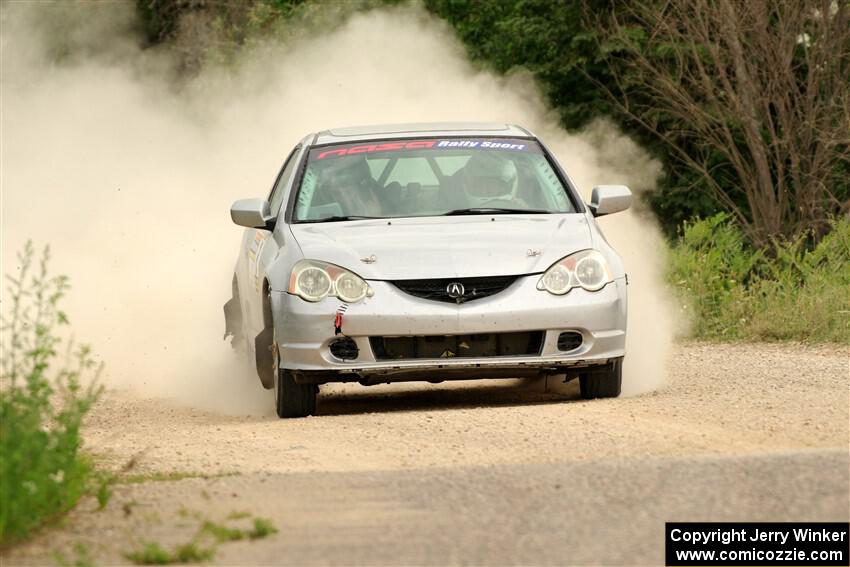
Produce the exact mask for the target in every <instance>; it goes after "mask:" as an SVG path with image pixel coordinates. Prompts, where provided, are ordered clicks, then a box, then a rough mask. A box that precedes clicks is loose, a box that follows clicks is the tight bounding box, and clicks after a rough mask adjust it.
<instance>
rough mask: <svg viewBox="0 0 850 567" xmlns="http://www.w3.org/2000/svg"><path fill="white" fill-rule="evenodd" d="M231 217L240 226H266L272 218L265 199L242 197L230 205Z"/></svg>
mask: <svg viewBox="0 0 850 567" xmlns="http://www.w3.org/2000/svg"><path fill="white" fill-rule="evenodd" d="M230 219H231V220H232V221H233V222H234V223H236V224H238V225H239V226H246V227H248V228H265V227H266V226H267V225H268V222H269V221H270V220H272V215H271V212H270V210H269V202H268V201H266V200H265V199H240V200H238V201H236V202H235V203H233V205H231V206H230Z"/></svg>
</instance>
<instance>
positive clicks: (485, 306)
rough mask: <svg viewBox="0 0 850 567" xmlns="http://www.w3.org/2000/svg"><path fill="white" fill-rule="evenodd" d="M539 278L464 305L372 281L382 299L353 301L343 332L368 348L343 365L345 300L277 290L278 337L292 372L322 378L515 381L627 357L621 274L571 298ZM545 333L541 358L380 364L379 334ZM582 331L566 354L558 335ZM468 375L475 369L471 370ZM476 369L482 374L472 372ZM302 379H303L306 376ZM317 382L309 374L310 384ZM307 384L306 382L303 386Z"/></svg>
mask: <svg viewBox="0 0 850 567" xmlns="http://www.w3.org/2000/svg"><path fill="white" fill-rule="evenodd" d="M539 278H540V276H539V275H534V276H526V277H522V278H519V279H518V280H517V281H516V282H514V284H513V285H512V286H511V287H509V288H508V289H506V290H505V291H503V292H501V293H498V294H496V295H493V296H491V297H487V298H483V299H477V300H474V301H469V302H467V303H462V304H459V305H458V304H452V303H443V302H439V301H432V300H429V299H421V298H418V297H414V296H412V295H408V294H406V293H404V292H402V291H401V290H399V289H398V288H396V287H395V286H394V285H392V284H391V283H389V282H383V281H370V282H369V285H371V286H372V288H373V289H374V290H375V295H374V296H373V297H371V298H366V299H364V300H362V301H360V302H358V303H355V304H352V305H348V306H347V308H345V311H344V313H343V315H342V320H343V324H342V332H343V333H344V334H345V335H346V336H348V337H351V338H352V339H353V340H354V341H355V342H356V343H357V347H358V349H359V351H360V352H359V356H358V357H357V359H355V360H340V359H338V358H336V357H335V356H333V355H332V354H331V351H330V347H329V345H330V343H331V342H332V341H334V340H335V339H338V338H339V335H335V334H334V319H335V316H336V313H337V311H338V310H339V309H340V308H342V307H343V303H342V302H341V301H339V300H338V299H336V298H326V299H324V300H322V301H319V302H317V303H310V302H307V301H304V300H302V299H301V298H300V297H297V296H294V295H290V294H288V293H286V292H281V291H272V292H271V302H272V310H273V313H274V321H275V332H276V335H277V337H278V348H279V352H280V355H281V366H282V367H283V368H287V369H291V370H296V371H300V373H301V374H308V373H311V372H318V373H320V374H321V378H320V379H316V381H350V380H359V381H363V382H366V383H371V382H374V383H377V382H390V381H400V380H414V379H418V380H428V379H443V378H446V379H452V378H473V377H478V376H482V377H483V375H484V374H487V373H489V374H493V375H494V377H495V375H510V374H511V373H513V374H514V375H520V374H528V373H529V372H537V373H540V372H558V371H563V370H564V369H565V368H569V367H576V366H589V365H594V364H604V363H606V362H607V361H608V360H610V359H613V358H617V357H621V356H623V355H624V354H625V338H626V308H627V305H626V301H627V299H626V297H627V294H626V282H625V278H619V279H617V280H615V281H614V282H612V283H610V284H608V285H607V286H605V287H604V288H602V289H601V290H599V291H596V292H588V291H585V290H583V289H573V290H571V291H570V292H569V293H567V294H566V295H563V296H555V295H551V294H549V293H547V292H543V291H540V290H538V289H536V284H537V281H538V280H539ZM513 331H544V332H545V335H544V338H543V344H542V347H541V350H540V353H539V354H535V355H525V356H500V357H487V358H434V359H422V358H418V359H404V360H376V358H375V355H374V353H373V352H372V348H371V346H370V343H369V337H370V336H420V335H467V334H476V333H506V332H513ZM564 331H576V332H579V333H581V335H582V339H583V340H582V345H581V346H580V347H579V348H578V349H575V350H573V351H570V352H562V351H560V350H558V345H557V343H558V335H560V333H562V332H564ZM465 370H467V371H465ZM472 370H475V371H474V372H472ZM296 379H298V378H296ZM301 380H303V381H308V379H306V378H303V376H302V378H301ZM301 380H299V381H301Z"/></svg>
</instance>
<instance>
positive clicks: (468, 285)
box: [391, 276, 519, 303]
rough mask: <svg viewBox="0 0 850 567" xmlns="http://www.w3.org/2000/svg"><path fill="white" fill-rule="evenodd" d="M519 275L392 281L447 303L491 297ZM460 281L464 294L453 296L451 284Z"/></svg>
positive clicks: (421, 294) (395, 284)
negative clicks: (450, 289) (449, 290)
mask: <svg viewBox="0 0 850 567" xmlns="http://www.w3.org/2000/svg"><path fill="white" fill-rule="evenodd" d="M517 278H519V276H487V277H483V278H443V279H435V280H396V281H394V282H391V283H392V284H393V285H394V286H396V287H397V288H399V289H400V290H401V291H403V292H405V293H409V294H410V295H415V296H416V297H421V298H423V299H433V300H434V301H445V302H446V303H464V302H466V301H472V300H473V299H481V298H482V297H489V296H491V295H495V294H497V293H499V292H501V291H504V290H506V289H507V288H508V287H510V285H511V284H512V283H514V282H515V281H516V280H517ZM455 283H458V284H460V285H462V286H463V291H464V293H463V295H461V296H459V297H451V296H450V295H449V292H448V289H447V288H448V286H449V285H450V284H455Z"/></svg>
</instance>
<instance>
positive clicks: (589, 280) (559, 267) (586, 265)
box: [537, 250, 614, 295]
mask: <svg viewBox="0 0 850 567" xmlns="http://www.w3.org/2000/svg"><path fill="white" fill-rule="evenodd" d="M611 281H614V275H613V273H612V272H611V268H610V267H609V266H608V262H606V261H605V257H604V256H602V254H600V253H599V252H597V251H596V250H582V251H581V252H576V253H575V254H571V255H569V256H567V257H566V258H562V259H561V260H558V261H557V262H555V263H554V264H552V266H551V267H550V268H549V269H548V270H546V272H545V273H544V274H543V277H541V278H540V281H539V282H537V289H539V290H545V291H548V292H549V293H553V294H555V295H564V294H565V293H567V292H568V291H570V290H571V289H572V288H574V287H581V288H584V289H586V290H587V291H597V290H600V289H602V288H603V287H605V284H607V283H608V282H611Z"/></svg>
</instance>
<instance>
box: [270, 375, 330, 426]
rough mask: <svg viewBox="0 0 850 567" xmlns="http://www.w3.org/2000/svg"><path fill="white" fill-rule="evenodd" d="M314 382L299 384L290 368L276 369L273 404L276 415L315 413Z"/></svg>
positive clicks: (299, 415) (315, 390)
mask: <svg viewBox="0 0 850 567" xmlns="http://www.w3.org/2000/svg"><path fill="white" fill-rule="evenodd" d="M318 389H319V388H318V386H316V385H315V384H299V383H297V382H296V381H295V377H294V376H293V373H292V371H291V370H286V369H283V368H281V369H278V371H277V378H276V379H275V388H274V401H275V403H274V406H275V410H276V411H277V416H278V417H281V418H283V417H307V416H308V415H313V414H315V413H316V394H317V393H318V392H317V391H318Z"/></svg>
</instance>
